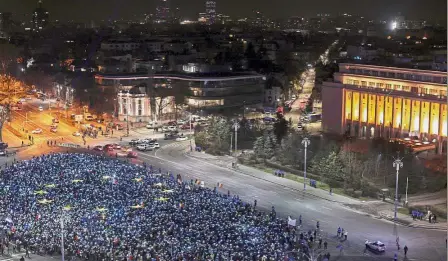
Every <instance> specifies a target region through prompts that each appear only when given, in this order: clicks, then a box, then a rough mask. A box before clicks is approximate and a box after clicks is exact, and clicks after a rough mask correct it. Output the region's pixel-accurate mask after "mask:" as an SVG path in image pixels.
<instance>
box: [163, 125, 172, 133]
mask: <svg viewBox="0 0 448 261" xmlns="http://www.w3.org/2000/svg"><path fill="white" fill-rule="evenodd" d="M168 131H170V129H169V127H168V126H163V127H162V132H168Z"/></svg>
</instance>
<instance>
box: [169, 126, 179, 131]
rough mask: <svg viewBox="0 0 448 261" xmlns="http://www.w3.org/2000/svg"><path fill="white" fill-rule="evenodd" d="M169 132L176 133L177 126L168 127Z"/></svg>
mask: <svg viewBox="0 0 448 261" xmlns="http://www.w3.org/2000/svg"><path fill="white" fill-rule="evenodd" d="M168 130H169V131H176V130H177V126H174V125H171V126H168Z"/></svg>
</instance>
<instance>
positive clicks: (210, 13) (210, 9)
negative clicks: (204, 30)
mask: <svg viewBox="0 0 448 261" xmlns="http://www.w3.org/2000/svg"><path fill="white" fill-rule="evenodd" d="M205 14H206V22H207V24H214V23H215V21H216V1H206V2H205Z"/></svg>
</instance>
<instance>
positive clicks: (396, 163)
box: [393, 158, 403, 222]
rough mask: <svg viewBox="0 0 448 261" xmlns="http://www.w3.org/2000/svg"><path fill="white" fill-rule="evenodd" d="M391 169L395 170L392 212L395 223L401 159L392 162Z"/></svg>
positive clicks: (401, 165)
mask: <svg viewBox="0 0 448 261" xmlns="http://www.w3.org/2000/svg"><path fill="white" fill-rule="evenodd" d="M393 167H394V168H395V170H396V171H397V172H396V177H395V212H394V220H395V222H397V208H398V174H399V171H400V168H402V167H403V162H402V161H401V159H398V158H397V159H396V160H394V163H393Z"/></svg>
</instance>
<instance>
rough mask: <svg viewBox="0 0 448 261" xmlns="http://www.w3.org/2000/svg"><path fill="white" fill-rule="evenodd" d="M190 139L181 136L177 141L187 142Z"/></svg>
mask: <svg viewBox="0 0 448 261" xmlns="http://www.w3.org/2000/svg"><path fill="white" fill-rule="evenodd" d="M186 140H188V138H187V137H186V136H179V137H177V138H176V141H186Z"/></svg>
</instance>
